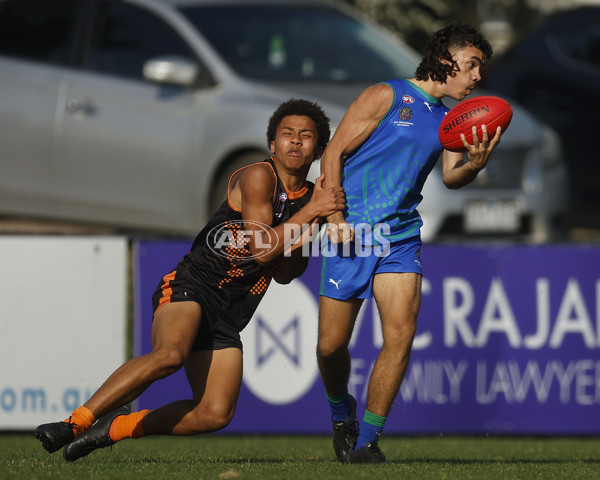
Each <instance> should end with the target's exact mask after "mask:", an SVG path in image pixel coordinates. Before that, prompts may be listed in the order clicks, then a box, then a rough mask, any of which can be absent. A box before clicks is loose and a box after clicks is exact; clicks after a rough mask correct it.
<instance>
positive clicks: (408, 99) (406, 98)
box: [402, 94, 415, 103]
mask: <svg viewBox="0 0 600 480" xmlns="http://www.w3.org/2000/svg"><path fill="white" fill-rule="evenodd" d="M402 101H403V102H404V103H415V99H414V98H413V97H411V96H410V95H406V94H404V95H402Z"/></svg>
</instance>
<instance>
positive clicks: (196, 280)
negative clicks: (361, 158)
mask: <svg viewBox="0 0 600 480" xmlns="http://www.w3.org/2000/svg"><path fill="white" fill-rule="evenodd" d="M329 136H330V129H329V119H328V118H327V117H326V116H325V114H324V112H323V110H322V109H321V107H320V106H319V105H317V104H315V103H312V102H308V101H306V100H296V99H294V100H289V101H287V102H284V103H283V104H281V105H280V106H279V108H278V109H277V110H276V111H275V112H274V113H273V115H272V117H271V119H270V120H269V125H268V128H267V141H268V146H269V149H270V152H271V158H270V159H267V160H265V161H264V162H259V163H255V164H252V165H250V166H247V167H244V168H242V169H240V170H238V171H237V172H236V173H234V175H233V176H232V177H231V180H230V182H229V187H228V192H227V193H228V195H227V199H226V200H225V201H224V202H223V204H222V205H221V207H220V208H219V210H218V211H217V213H216V214H215V216H214V217H213V218H212V219H211V220H210V221H209V223H208V224H207V225H206V227H205V228H204V229H203V230H202V231H201V232H200V233H199V234H198V236H197V237H196V239H195V240H194V242H193V245H192V248H191V249H190V252H189V253H188V254H187V255H186V256H185V257H184V258H183V259H182V261H181V262H180V263H179V264H178V265H177V266H176V267H175V268H174V269H173V271H172V272H170V273H168V274H167V275H165V276H164V277H163V279H161V281H160V282H159V285H158V287H157V289H156V292H155V294H154V296H153V306H154V318H153V323H152V332H151V335H152V346H153V350H152V351H151V352H150V353H147V354H145V355H142V356H140V357H136V358H133V359H132V360H130V361H128V362H126V363H125V364H123V365H122V366H121V367H119V368H118V369H117V370H116V371H115V372H114V373H113V374H112V375H111V376H110V377H109V378H108V379H107V380H106V381H105V382H104V384H103V385H102V386H101V387H100V389H99V390H98V391H97V392H96V393H95V394H94V395H93V396H92V397H91V398H90V399H89V400H88V401H87V402H86V403H85V404H84V405H83V406H80V407H78V408H77V409H75V410H74V411H73V413H72V415H71V416H70V417H69V418H68V419H66V420H65V421H63V422H54V423H47V424H44V425H40V426H39V427H37V428H36V430H35V432H34V434H35V436H36V438H38V440H40V441H41V442H42V445H43V446H44V448H45V449H46V450H48V451H49V452H54V451H56V450H58V449H60V448H61V447H63V446H66V447H65V449H64V452H63V455H64V457H65V459H67V460H69V461H74V460H76V459H78V458H80V457H83V456H85V455H87V454H89V453H90V452H92V451H93V450H95V449H98V448H103V447H107V446H109V445H112V444H114V443H115V442H117V441H119V440H122V439H125V438H140V437H143V436H148V435H194V434H199V433H206V432H213V431H216V430H219V429H222V428H224V427H225V426H227V425H228V424H229V422H230V421H231V419H232V417H233V413H234V411H235V408H236V403H237V399H238V395H239V391H240V387H241V382H242V344H241V341H240V335H239V332H240V331H241V330H242V329H243V328H244V327H245V326H246V324H247V323H248V321H249V320H250V319H251V317H252V315H253V313H254V311H255V310H256V307H257V306H258V304H259V302H260V300H261V299H262V298H263V296H264V294H265V291H266V289H267V287H268V285H269V282H270V280H271V278H274V279H275V280H276V281H277V282H279V283H289V282H290V281H291V280H292V279H293V278H295V277H297V276H299V275H301V274H302V272H304V270H305V268H306V265H307V261H308V258H307V257H303V256H302V255H301V251H302V249H300V248H295V249H294V247H293V246H290V241H287V242H286V240H290V239H287V238H286V234H287V233H289V232H290V231H295V232H299V231H301V230H302V229H305V228H306V226H307V225H312V224H315V222H318V221H319V219H321V218H325V217H327V216H329V215H331V214H333V213H334V212H337V211H340V210H342V209H343V208H344V206H345V197H344V193H343V190H342V188H341V187H333V188H327V189H324V188H323V187H322V183H323V177H320V178H318V179H317V180H316V182H315V185H314V186H313V185H312V184H311V183H310V182H308V181H307V180H306V176H307V174H308V170H309V168H310V166H311V164H312V162H313V161H314V160H315V159H317V158H319V157H320V156H321V154H322V153H323V150H324V149H325V146H326V145H327V142H328V141H329ZM290 248H291V249H292V251H291V254H289V253H286V254H285V255H284V252H285V251H286V250H288V249H290ZM182 367H184V368H185V371H186V374H187V378H188V381H189V383H190V386H191V389H192V395H193V397H192V398H190V399H182V400H180V401H177V402H174V403H170V404H168V405H164V406H162V407H160V408H157V409H155V410H143V411H140V412H133V413H130V412H129V410H128V409H127V407H125V406H124V405H127V404H128V403H130V402H131V401H133V400H135V399H136V398H137V397H138V396H139V395H140V394H141V393H142V392H143V391H144V390H146V388H148V387H149V386H150V385H151V384H152V383H153V382H155V381H156V380H159V379H161V378H164V377H167V376H169V375H171V374H173V373H175V372H176V371H178V370H179V369H180V368H182Z"/></svg>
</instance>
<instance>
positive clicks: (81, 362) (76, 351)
mask: <svg viewBox="0 0 600 480" xmlns="http://www.w3.org/2000/svg"><path fill="white" fill-rule="evenodd" d="M127 254H128V249H127V239H125V238H118V237H68V236H10V235H6V236H4V237H2V238H0V265H2V276H1V277H0V304H1V305H2V315H1V317H0V327H1V328H0V331H1V332H2V333H1V334H0V365H2V367H0V372H1V373H0V430H21V429H32V428H35V427H36V426H38V425H40V424H42V423H48V422H55V421H59V420H64V419H65V418H67V417H68V416H69V415H70V414H71V412H72V411H73V410H74V409H75V408H77V407H78V406H79V405H81V404H83V403H84V402H85V401H86V400H87V399H88V398H89V397H90V396H91V395H92V394H93V393H94V392H95V391H96V390H97V389H98V387H99V386H100V385H101V383H102V382H103V381H104V380H105V379H106V378H107V377H108V375H110V374H111V373H112V372H113V370H115V369H116V368H117V367H118V366H119V365H121V364H122V363H123V362H124V361H125V354H126V332H127V329H126V320H127Z"/></svg>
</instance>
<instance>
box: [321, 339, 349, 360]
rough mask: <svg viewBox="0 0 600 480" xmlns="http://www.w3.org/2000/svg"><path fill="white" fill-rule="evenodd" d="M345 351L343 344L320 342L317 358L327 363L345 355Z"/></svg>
mask: <svg viewBox="0 0 600 480" xmlns="http://www.w3.org/2000/svg"><path fill="white" fill-rule="evenodd" d="M345 350H346V346H345V345H343V344H335V343H331V342H318V343H317V358H318V359H320V360H324V361H327V360H330V359H332V358H336V357H337V356H339V355H342V354H344V352H345Z"/></svg>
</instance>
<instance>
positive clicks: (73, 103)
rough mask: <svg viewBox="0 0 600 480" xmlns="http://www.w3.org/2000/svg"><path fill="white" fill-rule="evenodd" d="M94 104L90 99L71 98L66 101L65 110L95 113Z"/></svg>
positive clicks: (87, 113)
mask: <svg viewBox="0 0 600 480" xmlns="http://www.w3.org/2000/svg"><path fill="white" fill-rule="evenodd" d="M96 110H97V108H96V106H95V105H94V104H93V102H91V101H90V100H77V99H76V98H72V99H70V100H69V101H68V102H67V111H69V112H71V113H83V114H85V115H93V114H94V113H96Z"/></svg>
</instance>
